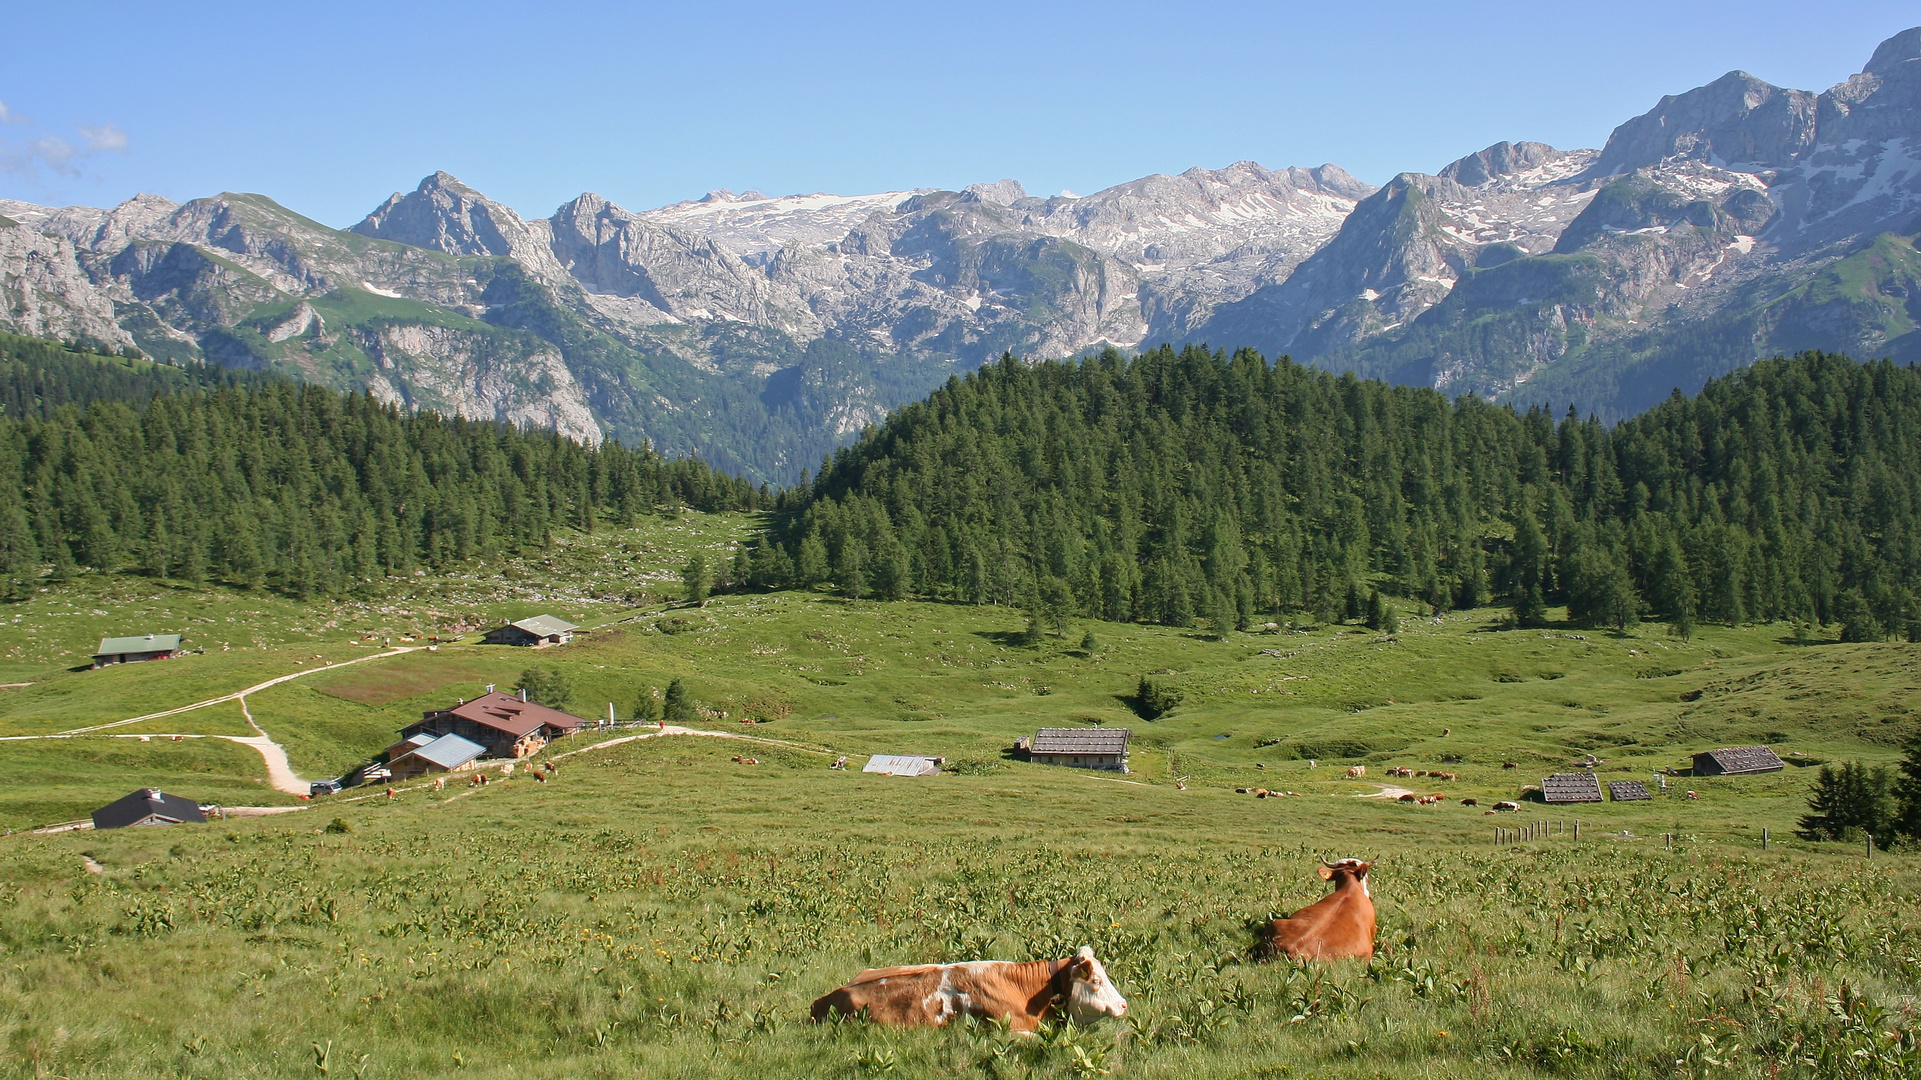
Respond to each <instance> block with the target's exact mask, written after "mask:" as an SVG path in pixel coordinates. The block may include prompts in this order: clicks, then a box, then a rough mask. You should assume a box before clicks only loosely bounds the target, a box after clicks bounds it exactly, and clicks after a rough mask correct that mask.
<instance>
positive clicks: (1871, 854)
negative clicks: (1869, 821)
mask: <svg viewBox="0 0 1921 1080" xmlns="http://www.w3.org/2000/svg"><path fill="white" fill-rule="evenodd" d="M1862 835H1863V836H1866V837H1867V838H1868V861H1869V862H1873V861H1874V834H1873V833H1863V834H1862Z"/></svg>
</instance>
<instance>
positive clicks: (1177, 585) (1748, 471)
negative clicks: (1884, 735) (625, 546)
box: [734, 348, 1921, 640]
mask: <svg viewBox="0 0 1921 1080" xmlns="http://www.w3.org/2000/svg"><path fill="white" fill-rule="evenodd" d="M778 509H779V511H780V513H779V514H778V515H777V516H776V520H775V526H774V528H773V529H772V530H771V531H770V534H769V536H768V537H767V538H765V539H764V540H762V541H761V542H759V543H757V544H755V545H752V547H751V549H749V550H744V551H743V552H742V553H741V555H740V557H739V558H738V559H737V560H736V566H735V568H734V569H735V576H736V577H738V578H740V579H742V580H744V581H746V582H748V583H751V584H756V585H762V586H771V585H779V584H788V583H800V584H819V583H826V582H831V583H833V584H834V585H835V586H837V587H838V588H840V589H841V590H842V591H843V592H845V593H847V594H849V595H854V596H862V595H872V596H876V597H882V598H890V597H900V596H905V595H908V594H920V595H928V596H936V597H945V598H950V599H956V600H966V601H973V602H976V603H982V602H992V603H1000V604H1013V605H1020V606H1023V607H1027V608H1029V609H1030V610H1033V611H1035V612H1037V613H1040V614H1043V615H1045V614H1050V613H1051V614H1053V615H1055V616H1063V615H1069V614H1080V615H1089V616H1098V617H1101V618H1106V619H1112V620H1144V621H1148V622H1155V623H1162V624H1168V625H1175V626H1190V625H1200V626H1206V627H1210V628H1213V629H1216V630H1219V629H1221V628H1225V627H1229V626H1240V627H1244V626H1246V625H1247V624H1249V623H1250V622H1253V621H1257V620H1260V621H1265V620H1268V619H1276V618H1289V617H1292V616H1294V615H1296V614H1298V613H1307V614H1309V615H1312V616H1314V617H1316V618H1319V619H1322V620H1333V619H1341V618H1362V617H1365V618H1369V619H1371V620H1379V619H1382V618H1383V617H1386V618H1391V617H1392V616H1391V615H1385V616H1384V615H1383V607H1384V605H1383V603H1382V601H1381V599H1380V594H1386V595H1389V596H1399V597H1404V598H1407V599H1411V600H1415V601H1419V602H1420V603H1421V604H1423V605H1427V606H1429V607H1431V608H1433V609H1440V610H1445V609H1449V608H1461V607H1471V606H1477V605H1481V604H1485V603H1488V602H1490V601H1496V602H1500V603H1503V604H1507V605H1511V606H1512V608H1513V616H1514V619H1515V620H1516V622H1517V623H1519V624H1520V625H1530V624H1535V623H1538V622H1540V621H1541V620H1542V619H1543V618H1545V615H1546V608H1547V607H1548V606H1549V605H1557V604H1565V605H1566V606H1567V609H1568V613H1569V616H1570V618H1572V619H1574V620H1576V621H1578V622H1583V623H1588V624H1593V625H1614V626H1626V625H1629V624H1632V623H1633V622H1635V621H1637V620H1639V619H1641V618H1644V617H1655V618H1661V619H1665V620H1669V621H1672V622H1673V623H1674V624H1676V628H1677V629H1678V630H1680V631H1681V632H1683V633H1686V632H1688V631H1689V628H1690V627H1691V626H1692V625H1693V624H1694V622H1695V621H1696V620H1712V621H1715V622H1723V623H1741V622H1749V621H1768V620H1799V621H1804V622H1807V623H1815V622H1819V623H1825V624H1836V623H1838V624H1840V625H1841V627H1842V632H1843V636H1844V637H1845V638H1847V639H1850V640H1873V639H1880V638H1883V637H1886V636H1890V635H1896V634H1901V635H1908V634H1913V635H1916V636H1921V606H1918V605H1917V600H1916V597H1915V595H1914V592H1913V583H1914V582H1915V581H1916V580H1917V570H1921V537H1918V536H1917V531H1916V526H1917V513H1921V372H1917V371H1916V370H1914V369H1913V368H1909V367H1900V366H1896V365H1895V364H1892V363H1888V362H1875V363H1866V364H1858V363H1855V362H1853V361H1851V360H1849V359H1847V358H1845V357H1840V356H1834V355H1826V354H1821V353H1806V354H1802V355H1800V356H1796V357H1793V358H1789V359H1777V360H1773V361H1768V362H1764V363H1759V364H1756V365H1754V366H1753V367H1751V368H1749V369H1746V370H1743V371H1741V372H1738V373H1735V374H1733V375H1729V376H1726V377H1724V378H1721V379H1719V380H1716V381H1714V382H1712V383H1710V384H1709V385H1708V386H1707V387H1706V388H1705V389H1704V390H1703V391H1702V392H1701V393H1700V394H1699V395H1697V396H1696V397H1694V398H1692V399H1685V398H1683V397H1682V396H1681V395H1679V394H1678V393H1677V394H1675V395H1674V396H1672V397H1670V398H1669V399H1668V400H1667V401H1666V402H1664V403H1663V404H1661V405H1660V406H1658V407H1656V408H1655V409H1653V410H1651V411H1649V412H1648V413H1645V414H1643V415H1641V416H1639V417H1636V418H1634V419H1631V420H1628V421H1625V422H1623V423H1621V424H1619V425H1616V426H1614V427H1607V426H1604V425H1602V424H1600V423H1598V422H1596V421H1594V420H1592V419H1587V420H1584V419H1581V418H1580V417H1578V416H1576V415H1574V414H1573V413H1572V411H1570V412H1569V414H1568V415H1566V416H1565V417H1563V418H1561V419H1559V420H1557V419H1556V418H1555V417H1554V416H1553V415H1551V414H1550V413H1549V412H1547V411H1544V410H1540V409H1534V410H1530V411H1528V412H1525V413H1520V412H1516V411H1515V410H1513V409H1511V408H1508V407H1506V406H1496V405H1490V404H1487V403H1485V402H1483V401H1481V400H1478V399H1475V398H1471V397H1464V398H1461V399H1459V400H1456V401H1452V402H1450V401H1448V400H1447V399H1446V398H1444V397H1443V396H1442V395H1441V394H1439V393H1437V392H1435V391H1433V390H1430V389H1425V388H1413V387H1405V386H1390V385H1387V384H1384V383H1380V382H1373V381H1364V380H1361V379H1357V378H1355V377H1353V376H1351V375H1348V376H1334V375H1330V374H1327V373H1325V372H1321V371H1317V370H1312V369H1309V368H1305V367H1302V366H1299V365H1296V364H1294V363H1292V362H1290V361H1287V360H1285V359H1283V360H1282V361H1280V362H1279V363H1274V364H1270V363H1268V362H1266V361H1265V360H1263V358H1262V357H1260V356H1259V355H1257V354H1255V353H1253V352H1252V351H1247V350H1243V351H1241V352H1239V353H1236V354H1235V355H1233V356H1232V357H1231V358H1230V357H1228V356H1226V355H1225V354H1223V353H1219V352H1209V351H1207V350H1205V349H1201V348H1188V349H1184V350H1181V351H1178V352H1176V351H1174V350H1172V349H1169V348H1162V349H1158V350H1155V351H1152V352H1148V353H1146V354H1144V355H1141V356H1140V357H1138V358H1136V359H1133V360H1128V359H1125V358H1123V357H1121V356H1120V355H1118V354H1117V353H1114V352H1111V351H1110V352H1107V353H1105V354H1103V355H1101V356H1099V357H1097V358H1091V359H1086V360H1082V361H1079V362H1069V363H1042V364H1037V365H1032V366H1030V365H1027V364H1024V363H1020V362H1017V361H1015V360H1013V359H1012V358H1003V359H1002V361H1001V362H999V363H997V364H992V365H989V366H987V367H985V368H983V369H982V370H980V371H978V372H976V373H974V374H972V375H969V376H967V377H965V378H956V379H953V380H951V381H950V382H949V383H948V384H947V385H946V386H945V387H943V388H941V389H940V390H938V391H936V392H935V393H934V394H932V395H931V396H930V397H929V399H928V400H927V401H925V402H924V403H919V404H915V405H911V406H908V407H906V408H904V409H902V410H899V411H898V412H897V413H896V414H895V415H894V416H893V417H892V418H891V419H890V420H888V421H887V422H886V423H885V424H884V425H881V426H880V427H878V428H875V429H871V430H869V431H868V432H867V433H866V434H865V435H864V436H863V437H862V438H861V439H860V440H859V442H858V443H856V444H855V445H853V446H850V447H848V448H846V449H844V450H842V451H840V452H839V453H838V454H836V455H835V456H834V457H833V459H832V460H831V462H830V463H828V464H827V465H826V466H825V467H824V469H823V471H822V472H821V474H820V475H819V476H818V477H816V478H815V479H814V480H813V482H812V483H811V484H804V485H803V486H802V487H801V488H799V489H796V490H793V491H790V492H787V493H783V494H782V496H781V497H780V499H779V505H778ZM1388 608H1389V610H1391V605H1388Z"/></svg>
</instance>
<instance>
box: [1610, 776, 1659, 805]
mask: <svg viewBox="0 0 1921 1080" xmlns="http://www.w3.org/2000/svg"><path fill="white" fill-rule="evenodd" d="M1608 794H1609V795H1611V796H1613V797H1614V801H1615V802H1640V801H1641V800H1642V799H1652V798H1654V796H1652V795H1650V794H1648V786H1647V785H1646V784H1643V783H1642V782H1640V781H1639V780H1609V781H1608Z"/></svg>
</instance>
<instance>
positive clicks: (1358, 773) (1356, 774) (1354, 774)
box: [1347, 765, 1367, 780]
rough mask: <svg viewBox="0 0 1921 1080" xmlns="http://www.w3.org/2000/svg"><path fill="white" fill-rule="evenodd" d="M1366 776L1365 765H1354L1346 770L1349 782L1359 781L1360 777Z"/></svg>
mask: <svg viewBox="0 0 1921 1080" xmlns="http://www.w3.org/2000/svg"><path fill="white" fill-rule="evenodd" d="M1366 775H1367V766H1365V765H1356V766H1354V767H1353V768H1351V769H1349V770H1347V778H1348V779H1349V780H1359V779H1360V778H1361V777H1363V776H1366Z"/></svg>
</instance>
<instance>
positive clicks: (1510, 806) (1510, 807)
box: [1494, 799, 1521, 813]
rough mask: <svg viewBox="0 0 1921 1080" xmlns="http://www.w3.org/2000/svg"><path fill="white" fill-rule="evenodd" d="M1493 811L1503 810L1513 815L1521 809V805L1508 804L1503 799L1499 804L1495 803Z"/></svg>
mask: <svg viewBox="0 0 1921 1080" xmlns="http://www.w3.org/2000/svg"><path fill="white" fill-rule="evenodd" d="M1494 809H1496V810H1505V811H1507V812H1509V813H1514V812H1517V811H1519V810H1520V809H1521V804H1520V803H1517V802H1509V801H1508V800H1506V799H1503V800H1501V801H1500V802H1497V803H1495V804H1494Z"/></svg>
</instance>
